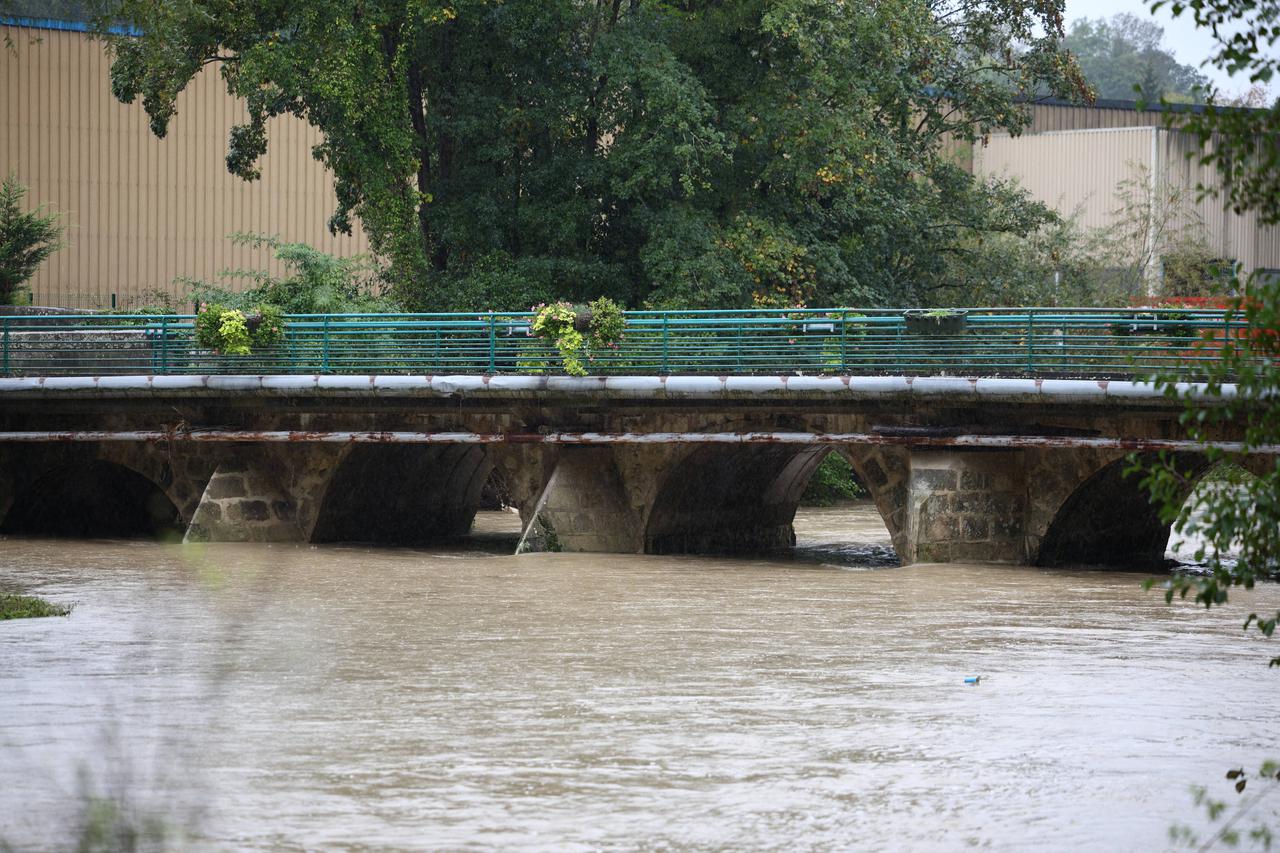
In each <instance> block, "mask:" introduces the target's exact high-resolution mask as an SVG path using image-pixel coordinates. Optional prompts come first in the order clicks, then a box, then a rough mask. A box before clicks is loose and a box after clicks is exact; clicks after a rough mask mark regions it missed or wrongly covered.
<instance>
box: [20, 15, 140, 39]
mask: <svg viewBox="0 0 1280 853" xmlns="http://www.w3.org/2000/svg"><path fill="white" fill-rule="evenodd" d="M0 24H3V25H4V26H7V27H26V28H28V29H32V30H62V31H64V32H73V33H92V32H97V31H96V30H95V29H94V28H93V27H91V26H90V25H89V24H87V23H86V22H84V21H62V20H59V19H57V18H15V17H11V16H9V15H0ZM107 32H108V33H110V34H111V35H113V36H140V35H142V30H140V29H138V28H137V27H110V28H108V30H107Z"/></svg>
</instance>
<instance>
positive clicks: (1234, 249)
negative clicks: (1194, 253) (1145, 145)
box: [1157, 130, 1280, 272]
mask: <svg viewBox="0 0 1280 853" xmlns="http://www.w3.org/2000/svg"><path fill="white" fill-rule="evenodd" d="M1158 133H1159V139H1160V146H1159V149H1158V154H1157V156H1158V157H1159V161H1160V173H1161V174H1163V175H1164V176H1165V179H1166V180H1168V181H1169V182H1170V183H1172V184H1174V185H1175V186H1178V187H1181V188H1182V189H1183V190H1184V191H1185V192H1186V193H1187V198H1188V199H1189V200H1190V201H1191V203H1192V204H1193V205H1194V208H1195V211H1196V214H1197V215H1198V216H1199V218H1200V219H1201V220H1202V221H1203V222H1204V224H1205V229H1206V230H1207V231H1208V233H1209V242H1210V244H1211V245H1213V246H1215V247H1216V248H1217V250H1218V251H1219V253H1220V254H1221V256H1222V257H1224V258H1232V259H1234V260H1236V261H1238V262H1239V263H1240V265H1241V267H1242V268H1243V269H1244V271H1245V272H1252V271H1253V270H1255V269H1269V270H1276V269H1280V226H1275V225H1271V226H1260V225H1259V224H1258V214H1257V213H1256V212H1254V211H1248V212H1246V213H1244V214H1237V213H1233V212H1232V210H1231V208H1230V207H1229V206H1228V205H1226V204H1224V203H1223V200H1222V199H1221V198H1213V197H1205V198H1199V193H1197V192H1196V187H1197V186H1207V187H1212V186H1217V185H1218V180H1217V173H1216V172H1215V170H1214V169H1213V168H1212V167H1209V166H1202V165H1200V157H1199V155H1200V154H1201V153H1202V149H1201V147H1200V143H1199V141H1198V140H1197V139H1196V138H1195V137H1194V136H1191V135H1190V134H1186V133H1178V132H1176V131H1168V130H1160V131H1159V132H1158ZM1188 155H1191V156H1188Z"/></svg>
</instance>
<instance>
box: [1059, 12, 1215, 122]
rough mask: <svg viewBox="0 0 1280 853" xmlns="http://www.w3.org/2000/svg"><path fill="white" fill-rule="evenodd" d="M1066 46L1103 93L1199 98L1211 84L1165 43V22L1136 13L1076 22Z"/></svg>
mask: <svg viewBox="0 0 1280 853" xmlns="http://www.w3.org/2000/svg"><path fill="white" fill-rule="evenodd" d="M1066 46H1067V49H1068V50H1070V51H1071V52H1072V53H1073V54H1075V56H1076V58H1077V59H1078V60H1079V62H1080V69H1081V70H1082V71H1083V72H1084V75H1085V77H1086V78H1088V80H1089V82H1090V83H1091V84H1092V85H1093V86H1094V87H1095V88H1096V89H1097V92H1098V96H1099V97H1102V98H1117V99H1121V100H1124V99H1132V98H1134V96H1135V94H1138V93H1140V95H1141V97H1142V98H1144V99H1148V100H1153V101H1154V100H1159V99H1160V98H1170V99H1176V100H1199V99H1200V98H1202V97H1203V91H1204V90H1205V89H1207V88H1208V85H1209V79H1208V78H1207V77H1205V76H1204V75H1203V74H1201V73H1200V72H1199V71H1198V70H1196V69H1195V68H1194V67H1192V66H1190V65H1182V64H1180V63H1179V62H1178V60H1177V58H1176V57H1174V55H1173V53H1172V52H1171V51H1170V50H1168V49H1167V48H1166V47H1165V46H1164V28H1163V27H1161V26H1160V25H1159V24H1157V23H1155V22H1153V21H1147V20H1143V19H1142V18H1139V17H1137V16H1136V15H1130V14H1127V13H1121V14H1118V15H1113V16H1112V17H1111V18H1110V19H1109V20H1108V19H1106V18H1099V19H1097V20H1096V21H1095V20H1091V19H1089V18H1081V19H1079V20H1077V21H1074V22H1073V23H1072V24H1071V30H1070V32H1068V33H1067V37H1066Z"/></svg>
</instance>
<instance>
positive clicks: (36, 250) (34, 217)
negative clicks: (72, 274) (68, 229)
mask: <svg viewBox="0 0 1280 853" xmlns="http://www.w3.org/2000/svg"><path fill="white" fill-rule="evenodd" d="M26 194H27V190H26V187H24V186H22V184H20V183H18V181H17V179H16V178H14V177H13V176H9V177H7V178H5V179H4V182H3V183H0V305H10V304H12V303H13V302H14V299H15V298H16V297H17V295H18V293H19V292H20V290H21V288H22V286H23V285H24V284H26V282H27V280H28V279H30V278H31V276H33V275H35V274H36V270H37V269H39V268H40V265H41V264H42V263H44V262H45V259H47V258H48V257H49V256H50V255H52V254H53V253H54V252H56V251H57V250H58V249H59V248H61V247H62V231H63V229H62V226H61V225H59V224H58V215H57V214H56V213H45V212H44V208H37V209H36V210H33V211H30V212H23V210H22V199H23V198H24V197H25V196H26Z"/></svg>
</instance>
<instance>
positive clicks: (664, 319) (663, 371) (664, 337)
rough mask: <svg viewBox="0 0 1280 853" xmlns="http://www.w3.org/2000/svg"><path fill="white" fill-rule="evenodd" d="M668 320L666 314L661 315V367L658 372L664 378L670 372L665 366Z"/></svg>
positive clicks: (668, 335)
mask: <svg viewBox="0 0 1280 853" xmlns="http://www.w3.org/2000/svg"><path fill="white" fill-rule="evenodd" d="M670 320H671V318H670V316H668V315H667V314H663V315H662V367H661V369H660V370H659V371H658V372H659V373H661V374H662V375H663V376H666V375H667V374H668V373H670V372H671V371H670V370H669V369H668V367H667V364H668V362H667V340H668V338H669V337H670V330H669V329H668V323H669V322H670Z"/></svg>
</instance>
